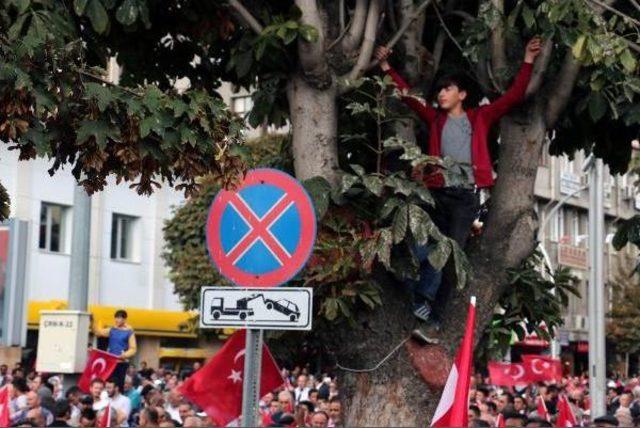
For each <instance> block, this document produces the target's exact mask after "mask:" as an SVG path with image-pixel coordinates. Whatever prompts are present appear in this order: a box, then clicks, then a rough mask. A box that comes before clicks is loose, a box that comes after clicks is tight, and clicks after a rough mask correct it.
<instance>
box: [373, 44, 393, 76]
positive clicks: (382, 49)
mask: <svg viewBox="0 0 640 428" xmlns="http://www.w3.org/2000/svg"><path fill="white" fill-rule="evenodd" d="M391 52H392V51H391V49H389V48H388V47H386V46H378V47H377V48H376V51H375V52H374V54H373V56H374V57H375V58H376V59H377V60H378V62H379V63H380V68H381V69H382V71H387V70H388V69H390V68H391V66H390V65H389V62H387V58H388V57H389V55H391Z"/></svg>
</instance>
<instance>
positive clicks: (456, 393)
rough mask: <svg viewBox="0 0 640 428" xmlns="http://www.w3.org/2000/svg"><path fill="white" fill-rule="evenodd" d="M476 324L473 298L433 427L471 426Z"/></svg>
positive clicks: (432, 422)
mask: <svg viewBox="0 0 640 428" xmlns="http://www.w3.org/2000/svg"><path fill="white" fill-rule="evenodd" d="M475 323H476V298H475V297H472V298H471V302H470V303H469V311H468V312H467V325H466V327H465V330H464V337H463V338H462V343H461V344H460V348H459V349H458V354H457V355H456V359H455V361H454V362H453V366H452V367H451V371H450V372H449V377H448V378H447V383H446V384H445V386H444V391H442V397H440V403H438V407H437V408H436V413H435V415H433V419H432V421H431V426H432V427H466V426H467V425H469V414H468V412H467V407H468V406H469V384H470V380H471V363H472V360H473V330H474V327H475Z"/></svg>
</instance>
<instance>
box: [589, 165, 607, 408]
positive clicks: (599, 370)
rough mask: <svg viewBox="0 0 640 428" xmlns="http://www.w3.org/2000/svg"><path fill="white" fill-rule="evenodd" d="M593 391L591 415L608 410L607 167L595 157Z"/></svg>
mask: <svg viewBox="0 0 640 428" xmlns="http://www.w3.org/2000/svg"><path fill="white" fill-rule="evenodd" d="M589 178H590V180H589V259H590V269H589V292H588V296H589V297H588V298H589V308H588V309H589V393H590V395H591V416H592V418H596V417H599V416H603V415H604V414H605V412H606V401H605V385H606V361H605V358H606V353H605V324H604V305H605V299H604V281H603V277H604V257H603V251H604V208H603V203H604V201H603V199H604V189H603V187H604V186H603V178H604V166H603V163H602V159H598V158H595V161H594V162H593V163H592V165H591V169H590V172H589Z"/></svg>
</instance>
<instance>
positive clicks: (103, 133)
mask: <svg viewBox="0 0 640 428" xmlns="http://www.w3.org/2000/svg"><path fill="white" fill-rule="evenodd" d="M90 137H94V138H95V139H96V143H97V144H98V147H100V148H101V149H104V148H105V147H106V145H107V138H112V139H117V138H118V130H117V129H116V128H115V127H114V126H113V125H111V124H109V123H107V122H104V121H102V120H83V121H82V122H80V126H79V127H78V132H77V135H76V141H77V142H78V143H84V142H85V141H87V140H88V139H89V138H90Z"/></svg>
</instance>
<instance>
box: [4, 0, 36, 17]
mask: <svg viewBox="0 0 640 428" xmlns="http://www.w3.org/2000/svg"><path fill="white" fill-rule="evenodd" d="M9 3H11V2H9ZM13 5H14V6H15V7H16V9H18V14H19V15H20V14H23V13H25V12H26V11H27V9H29V6H30V5H31V0H13Z"/></svg>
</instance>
